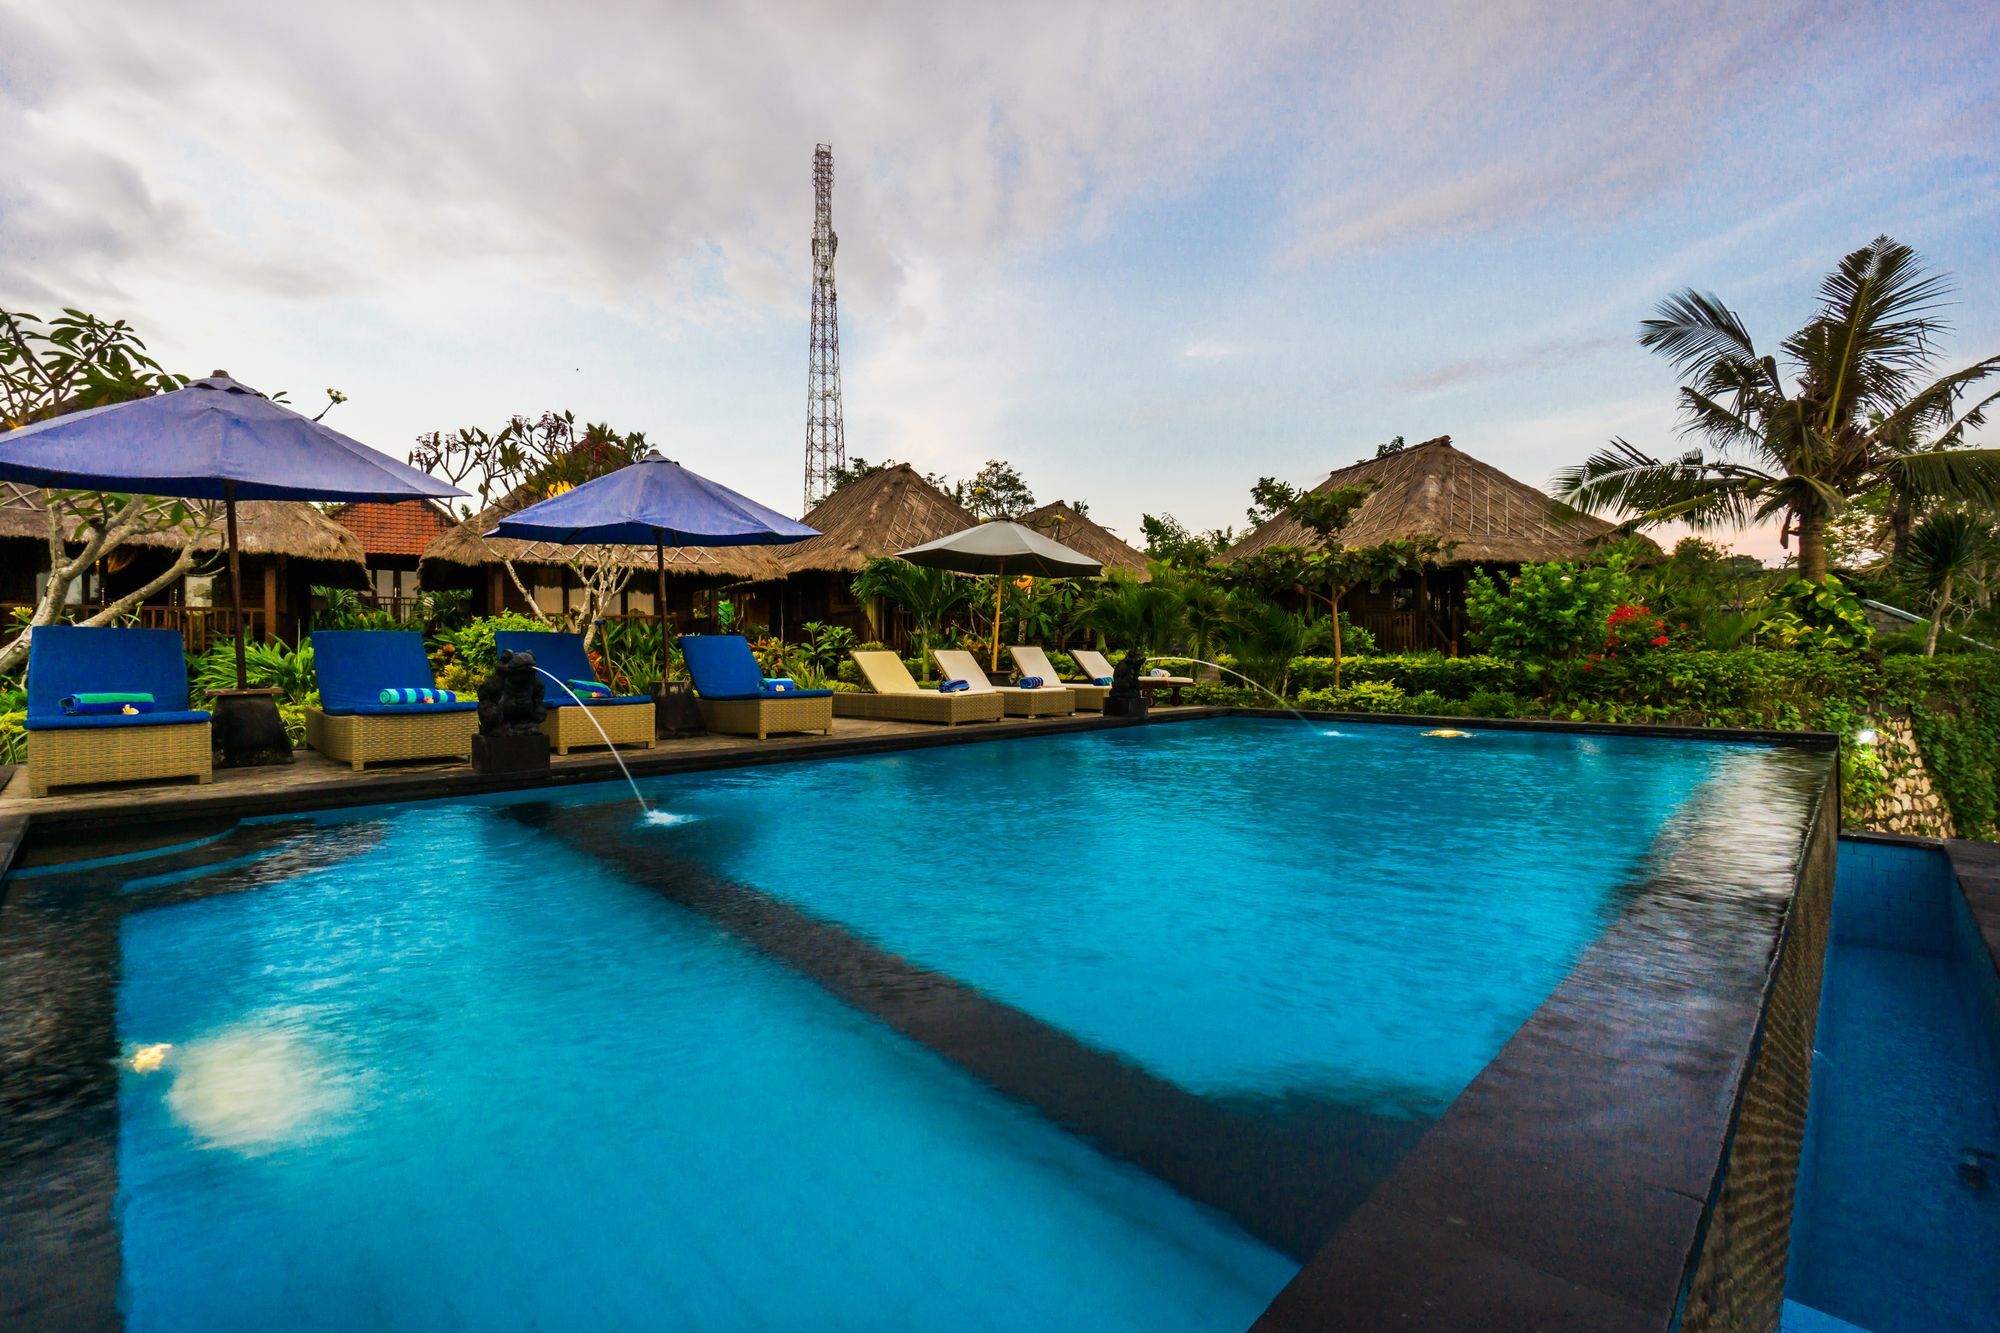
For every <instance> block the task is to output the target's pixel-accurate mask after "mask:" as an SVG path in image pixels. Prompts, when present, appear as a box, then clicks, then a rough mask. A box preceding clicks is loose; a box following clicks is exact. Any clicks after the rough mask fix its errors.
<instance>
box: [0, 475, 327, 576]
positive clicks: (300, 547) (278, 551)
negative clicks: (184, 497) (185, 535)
mask: <svg viewBox="0 0 2000 1333" xmlns="http://www.w3.org/2000/svg"><path fill="white" fill-rule="evenodd" d="M47 525H48V515H47V502H46V500H45V499H44V497H43V493H42V492H41V491H40V490H37V489H36V488H34V487H32V486H21V485H17V484H15V483H13V482H0V539H5V538H26V539H28V540H32V541H35V542H45V541H46V540H47V533H48V526H47ZM76 526H77V525H76V523H75V521H74V520H71V521H69V522H68V523H67V524H66V527H67V529H68V532H67V534H66V535H69V536H71V537H74V535H75V531H76ZM236 534H237V542H238V545H239V546H240V548H241V550H242V552H243V554H244V555H246V556H280V555H281V556H286V557H289V558H290V559H293V560H306V561H312V562H314V563H316V564H322V565H352V566H353V567H354V569H355V571H356V573H357V574H358V573H359V571H360V569H361V567H362V564H363V562H364V559H365V556H364V553H363V551H362V549H361V542H360V540H359V539H358V538H356V537H355V535H354V534H353V533H351V532H349V531H348V530H347V529H346V528H343V527H341V526H340V524H338V523H335V522H334V521H333V520H332V519H330V518H328V517H327V516H326V515H325V514H322V513H321V512H320V511H319V510H317V509H315V508H313V506H311V505H310V504H307V503H306V502H305V501H303V500H245V501H243V502H242V503H240V504H238V505H237V506H236ZM127 543H128V544H129V545H132V546H146V547H155V548H161V549H166V550H173V549H176V548H178V547H179V546H180V540H179V539H178V538H177V537H176V536H175V535H174V534H173V533H169V532H146V533H140V534H138V535H137V536H134V537H130V538H127ZM225 545H226V542H225V538H224V535H223V528H222V524H221V522H220V521H219V520H218V521H217V523H216V524H215V526H214V527H213V528H212V529H210V531H209V532H208V534H207V535H205V536H204V537H203V538H202V540H201V542H200V544H199V545H198V546H197V547H196V549H197V550H201V551H221V550H223V549H224V547H225Z"/></svg>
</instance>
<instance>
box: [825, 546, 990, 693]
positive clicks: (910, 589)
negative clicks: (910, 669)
mask: <svg viewBox="0 0 2000 1333" xmlns="http://www.w3.org/2000/svg"><path fill="white" fill-rule="evenodd" d="M974 586H975V585H974V584H973V581H972V580H971V579H968V578H965V577H963V576H961V575H958V574H953V573H951V572H950V571H948V570H943V569H927V568H925V567H924V566H922V565H913V564H911V563H910V562H909V561H907V560H897V559H895V558H893V557H889V556H883V557H880V558H878V559H874V560H870V561H869V562H868V564H867V565H866V567H864V568H863V569H862V571H861V572H860V573H859V574H856V575H855V576H854V595H855V596H856V597H858V598H860V599H862V600H863V601H866V600H867V599H869V598H871V597H880V598H883V599H885V600H887V601H889V602H891V603H893V604H895V605H896V606H900V607H902V608H903V609H904V610H905V611H907V612H909V613H910V620H911V622H912V623H913V624H914V625H915V627H916V632H917V654H918V658H919V660H920V661H922V662H924V663H926V664H928V663H929V661H930V649H931V641H932V639H934V638H935V637H936V636H937V632H938V631H939V630H940V629H942V628H943V627H944V622H945V618H946V617H947V616H949V615H950V614H951V613H952V612H953V611H956V610H957V609H958V608H959V607H961V606H963V605H965V603H966V600H967V599H968V598H970V597H971V596H972V590H973V587H974ZM926 669H928V666H926Z"/></svg>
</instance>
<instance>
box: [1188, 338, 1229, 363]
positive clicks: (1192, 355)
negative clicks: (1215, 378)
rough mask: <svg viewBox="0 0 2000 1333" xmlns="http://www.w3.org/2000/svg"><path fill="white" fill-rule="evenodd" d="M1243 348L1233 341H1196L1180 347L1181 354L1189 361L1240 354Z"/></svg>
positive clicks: (1213, 359)
mask: <svg viewBox="0 0 2000 1333" xmlns="http://www.w3.org/2000/svg"><path fill="white" fill-rule="evenodd" d="M1242 355H1243V348H1241V347H1239V346H1237V345H1236V344H1235V343H1225V342H1213V341H1206V340H1203V341H1196V342H1191V343H1189V344H1188V345H1187V346H1186V347H1183V348H1181V356H1182V357H1183V358H1185V359H1186V360H1189V361H1220V360H1224V359H1226V358H1228V357H1232V356H1242Z"/></svg>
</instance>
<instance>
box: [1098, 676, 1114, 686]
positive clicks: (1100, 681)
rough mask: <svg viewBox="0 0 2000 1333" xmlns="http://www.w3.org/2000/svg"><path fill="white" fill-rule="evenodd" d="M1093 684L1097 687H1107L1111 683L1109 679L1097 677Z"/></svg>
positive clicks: (1107, 677)
mask: <svg viewBox="0 0 2000 1333" xmlns="http://www.w3.org/2000/svg"><path fill="white" fill-rule="evenodd" d="M1095 683H1096V684H1099V685H1109V684H1110V683H1111V677H1109V676H1099V677H1098V678H1097V680H1096V682H1095Z"/></svg>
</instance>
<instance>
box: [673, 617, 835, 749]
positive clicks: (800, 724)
mask: <svg viewBox="0 0 2000 1333" xmlns="http://www.w3.org/2000/svg"><path fill="white" fill-rule="evenodd" d="M680 644H681V655H682V657H683V658H684V659H685V660H686V662H687V670H688V676H689V677H690V678H691V679H692V680H693V681H694V692H695V706H696V707H698V708H699V709H700V710H701V723H702V725H703V726H705V727H707V728H708V729H709V730H710V731H719V732H723V733H724V734H726V735H731V736H755V737H756V738H757V739H758V740H760V741H761V740H763V739H764V738H765V737H766V736H769V735H770V734H771V733H773V732H778V731H823V732H828V733H831V732H832V731H833V691H832V690H801V689H797V688H774V687H773V685H772V684H771V683H769V682H766V681H765V679H764V669H763V668H762V667H760V666H758V665H757V655H756V654H755V653H753V652H751V651H750V644H749V641H748V640H746V639H745V638H744V637H743V636H742V635H741V634H683V635H682V636H681V640H680Z"/></svg>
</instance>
